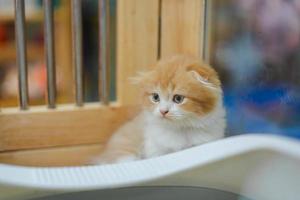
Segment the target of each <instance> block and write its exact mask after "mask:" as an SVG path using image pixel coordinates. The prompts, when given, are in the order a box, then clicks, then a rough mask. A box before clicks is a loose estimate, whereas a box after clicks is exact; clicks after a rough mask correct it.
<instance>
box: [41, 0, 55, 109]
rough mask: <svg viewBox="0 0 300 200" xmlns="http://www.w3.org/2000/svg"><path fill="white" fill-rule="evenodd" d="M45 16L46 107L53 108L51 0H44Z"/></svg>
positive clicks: (53, 67)
mask: <svg viewBox="0 0 300 200" xmlns="http://www.w3.org/2000/svg"><path fill="white" fill-rule="evenodd" d="M43 3H44V16H45V27H44V28H45V47H46V51H45V52H46V55H45V57H46V66H47V90H48V95H47V99H48V107H49V108H55V102H56V76H55V52H54V48H55V47H54V34H53V29H54V28H53V6H52V3H51V0H44V1H43Z"/></svg>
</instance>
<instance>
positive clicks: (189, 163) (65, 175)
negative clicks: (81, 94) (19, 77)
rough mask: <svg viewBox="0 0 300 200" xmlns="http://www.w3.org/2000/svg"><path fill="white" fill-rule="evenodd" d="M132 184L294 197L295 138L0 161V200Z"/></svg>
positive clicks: (298, 158)
mask: <svg viewBox="0 0 300 200" xmlns="http://www.w3.org/2000/svg"><path fill="white" fill-rule="evenodd" d="M66 159H67V158H66ZM134 186H194V187H205V188H214V189H218V190H223V191H229V192H233V193H237V194H241V195H244V196H246V197H248V198H250V199H257V200H259V199H263V200H268V199H270V200H271V199H272V200H276V199H278V200H296V199H300V143H299V142H298V141H295V140H291V139H287V138H283V137H279V136H271V135H258V134H251V135H250V134H249V135H243V136H235V137H230V138H226V139H223V140H219V141H215V142H211V143H207V144H204V145H201V146H198V147H194V148H190V149H187V150H184V151H180V152H177V153H173V154H169V155H165V156H161V157H157V158H153V159H148V160H142V161H136V162H129V163H122V164H114V165H103V166H85V167H59V168H57V167H55V168H35V167H22V166H12V165H4V164H2V165H0V199H5V200H17V199H31V198H34V197H35V198H37V197H42V196H47V195H54V194H60V193H70V192H74V191H91V190H105V189H109V188H128V187H134Z"/></svg>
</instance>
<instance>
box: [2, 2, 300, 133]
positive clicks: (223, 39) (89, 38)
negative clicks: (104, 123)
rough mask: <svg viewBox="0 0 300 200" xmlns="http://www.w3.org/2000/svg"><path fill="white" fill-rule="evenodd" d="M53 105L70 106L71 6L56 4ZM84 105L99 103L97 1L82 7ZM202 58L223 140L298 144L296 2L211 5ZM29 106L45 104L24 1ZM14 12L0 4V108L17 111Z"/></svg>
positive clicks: (36, 39) (32, 14) (299, 17)
mask: <svg viewBox="0 0 300 200" xmlns="http://www.w3.org/2000/svg"><path fill="white" fill-rule="evenodd" d="M54 2H55V6H54V7H55V41H56V43H55V44H56V66H57V86H58V103H69V102H72V100H73V97H74V96H73V95H74V94H73V88H72V80H73V72H72V67H71V66H72V58H71V57H72V49H71V27H70V21H71V18H70V17H71V14H70V11H71V10H70V1H68V0H55V1H54ZM82 2H83V11H82V12H83V42H84V43H83V52H84V57H83V58H84V65H83V66H84V88H85V101H87V102H92V101H97V100H98V84H97V82H98V77H97V74H98V13H97V7H98V1H97V0H83V1H82ZM210 2H211V6H210V7H209V9H208V10H207V12H208V15H209V16H210V17H209V18H210V20H209V23H208V24H207V26H208V27H209V36H208V37H209V42H207V45H206V48H207V58H208V60H209V62H210V63H211V64H212V65H213V66H214V67H215V68H216V69H217V71H218V72H219V73H220V77H221V79H222V82H223V86H224V102H225V106H226V108H227V118H228V128H227V135H229V136H230V135H236V134H241V133H253V132H259V133H273V134H280V135H286V136H291V137H294V138H299V139H300V85H299V84H300V1H299V0H213V1H210ZM25 3H26V19H27V21H26V26H27V29H26V31H27V55H28V66H29V95H30V100H31V101H30V104H31V105H43V104H45V93H46V75H45V72H46V70H45V58H44V38H43V31H44V30H43V11H42V3H41V0H26V1H25ZM116 3H117V0H111V1H110V4H111V5H110V8H111V26H110V27H111V31H110V32H111V34H112V35H111V38H112V47H111V49H112V50H111V51H112V53H111V55H112V58H111V60H112V66H111V70H112V73H111V77H110V80H111V85H112V92H111V99H112V100H113V99H115V85H114V84H115V81H114V80H115V59H114V58H115V34H116V30H115V23H116V12H115V9H116ZM15 60H16V50H15V40H14V6H13V1H11V0H0V106H1V107H11V106H17V105H18V101H17V67H16V61H15Z"/></svg>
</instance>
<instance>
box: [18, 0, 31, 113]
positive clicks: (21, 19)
mask: <svg viewBox="0 0 300 200" xmlns="http://www.w3.org/2000/svg"><path fill="white" fill-rule="evenodd" d="M15 31H16V49H17V65H18V68H19V71H18V73H19V74H18V81H19V101H20V108H21V109H22V110H26V109H28V80H27V58H26V39H25V38H26V37H25V5H24V0H15Z"/></svg>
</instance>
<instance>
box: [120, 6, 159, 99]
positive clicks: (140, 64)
mask: <svg viewBox="0 0 300 200" xmlns="http://www.w3.org/2000/svg"><path fill="white" fill-rule="evenodd" d="M117 17H118V18H117V30H118V34H117V101H118V103H120V104H121V105H127V104H136V103H137V102H138V97H137V90H136V86H133V85H132V84H131V83H130V81H129V77H131V76H134V75H136V73H137V72H138V71H143V70H147V69H149V68H150V67H151V65H153V64H154V63H155V62H156V60H157V56H158V31H159V1H158V0H150V1H149V0H126V1H118V4H117Z"/></svg>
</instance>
